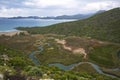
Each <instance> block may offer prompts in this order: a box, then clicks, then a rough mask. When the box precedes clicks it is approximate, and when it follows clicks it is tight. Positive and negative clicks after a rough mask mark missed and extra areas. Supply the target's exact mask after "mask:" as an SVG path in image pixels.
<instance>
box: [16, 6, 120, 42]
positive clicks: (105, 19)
mask: <svg viewBox="0 0 120 80" xmlns="http://www.w3.org/2000/svg"><path fill="white" fill-rule="evenodd" d="M18 29H20V30H26V31H28V32H29V33H34V34H35V33H40V34H48V33H52V34H62V35H66V36H69V35H75V36H81V37H91V38H95V39H100V40H105V41H111V42H117V43H120V8H115V9H112V10H109V11H105V12H102V13H99V14H95V15H94V16H92V17H89V18H87V19H83V20H78V21H73V22H65V23H59V24H55V25H51V26H48V27H34V28H18Z"/></svg>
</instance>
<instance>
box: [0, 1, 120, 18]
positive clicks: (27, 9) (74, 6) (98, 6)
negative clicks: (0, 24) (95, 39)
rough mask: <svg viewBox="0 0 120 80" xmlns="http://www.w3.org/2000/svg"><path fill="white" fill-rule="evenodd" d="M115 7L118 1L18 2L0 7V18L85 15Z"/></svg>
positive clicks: (118, 3)
mask: <svg viewBox="0 0 120 80" xmlns="http://www.w3.org/2000/svg"><path fill="white" fill-rule="evenodd" d="M4 1H5V0H2V2H4ZM6 1H8V2H9V0H6ZM115 7H120V1H119V0H23V1H21V2H20V4H19V5H18V2H16V3H14V2H13V3H12V4H8V3H5V4H2V5H0V16H1V17H3V16H56V15H64V14H67V15H69V14H70V15H71V14H78V13H80V14H85V13H91V12H95V11H98V10H108V9H111V8H115Z"/></svg>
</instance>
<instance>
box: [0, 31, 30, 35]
mask: <svg viewBox="0 0 120 80" xmlns="http://www.w3.org/2000/svg"><path fill="white" fill-rule="evenodd" d="M20 33H24V34H28V32H27V31H10V32H0V36H1V35H5V36H14V35H19V34H20Z"/></svg>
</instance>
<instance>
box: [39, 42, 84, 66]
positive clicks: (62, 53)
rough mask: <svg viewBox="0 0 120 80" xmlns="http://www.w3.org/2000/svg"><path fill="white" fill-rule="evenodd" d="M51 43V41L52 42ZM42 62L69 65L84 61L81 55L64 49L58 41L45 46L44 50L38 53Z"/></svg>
mask: <svg viewBox="0 0 120 80" xmlns="http://www.w3.org/2000/svg"><path fill="white" fill-rule="evenodd" d="M50 44H51V43H50ZM37 58H38V59H39V60H40V62H41V64H49V63H62V64H65V65H69V64H72V63H77V62H80V61H82V59H83V58H82V56H81V55H74V54H72V53H71V52H69V51H66V50H64V49H62V47H61V46H60V45H59V46H58V44H56V43H54V44H51V46H49V47H48V46H45V47H44V50H43V52H41V53H40V54H39V55H37Z"/></svg>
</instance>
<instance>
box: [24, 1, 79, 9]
mask: <svg viewBox="0 0 120 80" xmlns="http://www.w3.org/2000/svg"><path fill="white" fill-rule="evenodd" d="M24 4H25V5H26V6H32V7H37V8H47V7H51V6H56V7H60V8H74V7H78V2H77V1H76V0H28V1H26V2H24Z"/></svg>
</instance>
